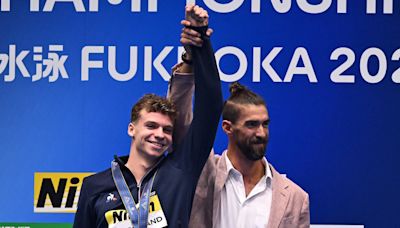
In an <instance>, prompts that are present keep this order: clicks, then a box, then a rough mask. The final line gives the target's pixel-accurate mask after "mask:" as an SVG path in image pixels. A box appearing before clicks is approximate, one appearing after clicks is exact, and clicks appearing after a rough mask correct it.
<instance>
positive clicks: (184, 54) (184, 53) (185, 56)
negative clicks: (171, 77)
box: [181, 52, 193, 65]
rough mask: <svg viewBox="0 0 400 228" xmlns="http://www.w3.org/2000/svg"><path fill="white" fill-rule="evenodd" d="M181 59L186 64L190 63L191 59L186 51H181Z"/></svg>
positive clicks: (191, 62)
mask: <svg viewBox="0 0 400 228" xmlns="http://www.w3.org/2000/svg"><path fill="white" fill-rule="evenodd" d="M181 59H182V61H183V62H184V63H186V64H188V65H192V64H193V61H192V56H191V55H190V54H188V53H187V52H183V53H182V56H181Z"/></svg>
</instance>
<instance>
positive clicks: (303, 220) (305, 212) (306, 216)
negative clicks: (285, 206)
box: [299, 194, 310, 228]
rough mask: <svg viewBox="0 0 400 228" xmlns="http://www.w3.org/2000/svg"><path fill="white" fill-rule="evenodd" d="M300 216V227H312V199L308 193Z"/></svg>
mask: <svg viewBox="0 0 400 228" xmlns="http://www.w3.org/2000/svg"><path fill="white" fill-rule="evenodd" d="M300 213H301V214H300V218H299V227H300V228H309V227H310V201H309V196H308V194H306V197H305V199H304V202H303V205H302V208H301V212H300Z"/></svg>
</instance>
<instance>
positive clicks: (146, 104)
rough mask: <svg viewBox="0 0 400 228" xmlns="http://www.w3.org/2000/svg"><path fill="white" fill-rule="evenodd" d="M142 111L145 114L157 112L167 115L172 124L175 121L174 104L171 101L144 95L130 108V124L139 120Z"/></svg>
mask: <svg viewBox="0 0 400 228" xmlns="http://www.w3.org/2000/svg"><path fill="white" fill-rule="evenodd" d="M143 109H144V110H146V111H147V112H158V113H161V114H164V115H167V116H168V117H169V118H171V120H172V122H174V121H175V118H176V116H177V111H176V107H175V104H174V103H173V102H172V101H171V100H169V99H167V98H164V97H161V96H158V95H155V94H146V95H144V96H143V97H141V98H140V99H139V101H138V102H136V104H135V105H134V106H133V107H132V111H131V122H132V123H134V122H136V121H137V120H138V119H139V118H140V114H139V113H140V111H141V110H143Z"/></svg>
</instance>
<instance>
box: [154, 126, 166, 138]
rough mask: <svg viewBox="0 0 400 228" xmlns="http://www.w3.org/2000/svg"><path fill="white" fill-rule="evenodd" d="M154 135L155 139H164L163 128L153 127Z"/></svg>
mask: <svg viewBox="0 0 400 228" xmlns="http://www.w3.org/2000/svg"><path fill="white" fill-rule="evenodd" d="M154 137H156V138H157V139H164V138H165V134H164V130H163V128H162V127H159V128H157V129H155V132H154Z"/></svg>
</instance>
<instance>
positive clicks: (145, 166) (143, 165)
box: [125, 148, 157, 184]
mask: <svg viewBox="0 0 400 228" xmlns="http://www.w3.org/2000/svg"><path fill="white" fill-rule="evenodd" d="M156 162H157V161H154V160H151V159H147V158H146V157H144V156H141V153H138V151H137V150H134V149H133V148H131V151H130V153H129V158H128V162H127V163H126V164H125V166H126V167H127V168H128V169H129V170H130V171H131V173H132V174H133V176H134V177H135V179H136V183H137V184H139V183H140V181H141V180H142V178H143V177H144V175H146V173H147V172H148V171H149V170H150V169H151V168H152V167H153V166H154V165H155V163H156Z"/></svg>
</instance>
